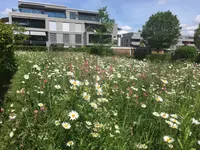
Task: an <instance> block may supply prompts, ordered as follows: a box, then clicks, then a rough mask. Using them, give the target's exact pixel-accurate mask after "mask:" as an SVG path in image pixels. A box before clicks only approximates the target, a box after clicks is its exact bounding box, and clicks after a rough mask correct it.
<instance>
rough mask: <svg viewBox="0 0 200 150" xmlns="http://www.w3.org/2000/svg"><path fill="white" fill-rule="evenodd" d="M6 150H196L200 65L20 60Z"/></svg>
mask: <svg viewBox="0 0 200 150" xmlns="http://www.w3.org/2000/svg"><path fill="white" fill-rule="evenodd" d="M16 58H17V62H18V64H19V66H18V71H17V73H16V74H15V76H14V78H13V79H12V84H11V87H10V90H9V91H8V93H7V95H6V99H5V101H4V104H3V106H2V107H1V110H0V149H1V150H19V149H20V150H21V149H22V150H23V149H24V150H68V149H72V150H138V149H147V150H169V149H174V150H199V149H200V65H197V64H194V63H186V62H180V63H167V62H166V63H165V62H163V63H152V62H149V61H137V60H134V59H131V58H123V57H115V56H113V57H98V56H94V55H89V54H85V53H67V52H65V53H64V52H51V53H47V52H17V53H16Z"/></svg>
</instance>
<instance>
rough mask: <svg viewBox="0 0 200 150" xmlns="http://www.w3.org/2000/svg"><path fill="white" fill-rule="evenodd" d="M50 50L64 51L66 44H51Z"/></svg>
mask: <svg viewBox="0 0 200 150" xmlns="http://www.w3.org/2000/svg"><path fill="white" fill-rule="evenodd" d="M49 49H50V51H64V44H51V45H50V47H49Z"/></svg>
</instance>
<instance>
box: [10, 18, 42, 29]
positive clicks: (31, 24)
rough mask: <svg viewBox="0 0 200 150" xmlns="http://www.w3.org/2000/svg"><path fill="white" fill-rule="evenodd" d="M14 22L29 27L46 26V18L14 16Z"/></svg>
mask: <svg viewBox="0 0 200 150" xmlns="http://www.w3.org/2000/svg"><path fill="white" fill-rule="evenodd" d="M12 22H13V23H18V24H19V25H20V26H23V27H28V28H43V29H44V28H45V20H37V19H25V18H12Z"/></svg>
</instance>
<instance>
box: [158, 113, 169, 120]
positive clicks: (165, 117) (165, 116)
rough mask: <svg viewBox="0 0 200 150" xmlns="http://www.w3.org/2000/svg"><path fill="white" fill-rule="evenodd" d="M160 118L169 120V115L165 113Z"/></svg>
mask: <svg viewBox="0 0 200 150" xmlns="http://www.w3.org/2000/svg"><path fill="white" fill-rule="evenodd" d="M160 116H161V117H162V118H164V119H167V118H169V114H167V113H164V112H162V113H160Z"/></svg>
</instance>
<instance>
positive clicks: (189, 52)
mask: <svg viewBox="0 0 200 150" xmlns="http://www.w3.org/2000/svg"><path fill="white" fill-rule="evenodd" d="M196 56H197V49H196V48H195V47H190V46H183V47H180V48H178V49H177V50H176V51H175V54H174V56H173V60H182V61H185V60H189V61H194V60H195V58H196Z"/></svg>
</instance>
